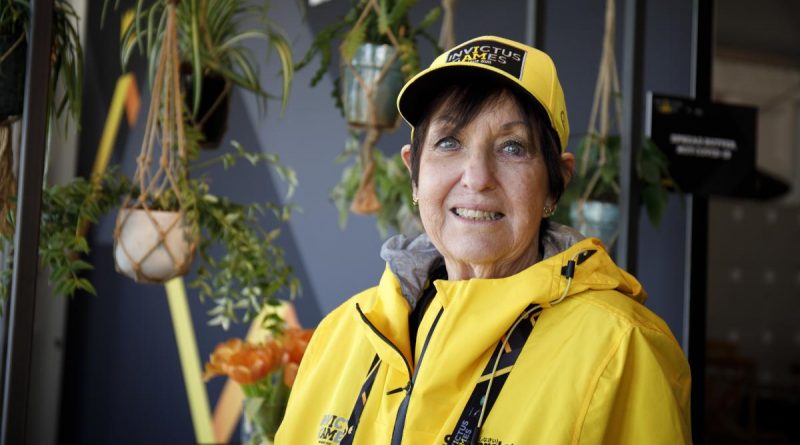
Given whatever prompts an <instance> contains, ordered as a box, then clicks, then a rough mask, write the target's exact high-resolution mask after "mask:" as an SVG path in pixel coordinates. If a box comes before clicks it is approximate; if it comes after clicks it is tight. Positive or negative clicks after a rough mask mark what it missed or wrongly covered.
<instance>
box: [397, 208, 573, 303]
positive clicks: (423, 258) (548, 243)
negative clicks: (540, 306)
mask: <svg viewBox="0 0 800 445" xmlns="http://www.w3.org/2000/svg"><path fill="white" fill-rule="evenodd" d="M583 238H584V236H583V235H581V233H580V232H578V231H577V230H575V229H573V228H571V227H567V226H564V225H561V224H558V223H554V222H552V221H548V222H547V224H546V227H545V231H544V233H542V234H541V235H540V239H541V242H542V245H543V246H544V258H549V257H551V256H553V255H555V254H557V253H559V252H562V251H564V250H566V249H568V248H569V247H570V246H572V245H573V244H575V243H577V242H578V241H581V240H582V239H583ZM381 258H383V260H384V261H386V263H387V264H388V265H389V269H390V270H391V271H392V273H394V275H395V276H396V277H397V279H398V280H399V281H400V289H401V290H402V292H403V296H404V297H405V298H406V299H407V300H408V303H409V304H410V305H411V308H412V309H413V308H414V306H416V303H417V300H418V299H419V296H420V295H421V294H422V291H423V290H424V289H425V285H426V282H427V281H428V276H430V272H431V270H433V269H434V268H436V267H439V266H440V265H442V264H444V258H442V255H441V254H440V253H439V251H438V250H436V247H434V246H433V243H431V240H430V238H428V235H427V234H425V233H423V234H422V235H419V236H417V237H416V238H407V237H406V236H405V235H395V236H393V237H391V238H389V239H388V240H386V242H385V243H383V246H382V247H381ZM544 258H542V259H544Z"/></svg>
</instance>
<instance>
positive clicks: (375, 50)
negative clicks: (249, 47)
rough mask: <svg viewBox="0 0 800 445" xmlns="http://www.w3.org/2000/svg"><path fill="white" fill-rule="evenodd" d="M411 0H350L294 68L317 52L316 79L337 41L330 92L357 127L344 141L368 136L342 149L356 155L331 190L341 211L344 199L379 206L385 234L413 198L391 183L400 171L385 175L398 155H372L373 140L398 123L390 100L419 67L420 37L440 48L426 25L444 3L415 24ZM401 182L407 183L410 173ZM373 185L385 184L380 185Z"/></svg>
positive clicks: (359, 206) (358, 209)
mask: <svg viewBox="0 0 800 445" xmlns="http://www.w3.org/2000/svg"><path fill="white" fill-rule="evenodd" d="M416 3H417V0H385V1H380V2H379V1H377V0H353V1H351V8H350V10H349V11H348V12H347V14H346V15H345V17H344V19H343V20H341V21H339V22H335V23H332V24H331V25H328V26H327V27H326V28H324V29H323V30H322V31H320V32H319V33H318V34H317V35H316V36H315V38H314V41H313V42H312V44H311V47H310V48H309V50H308V52H307V53H306V54H305V56H304V57H303V59H302V60H301V61H300V62H299V63H298V64H297V67H296V68H297V69H301V68H303V67H304V66H306V65H308V64H309V63H310V62H311V60H312V59H313V58H314V56H316V55H320V65H319V67H318V68H317V71H316V72H315V74H314V76H313V78H312V80H311V85H312V86H315V85H316V84H317V83H318V82H319V80H320V79H322V76H323V75H324V74H325V72H326V71H327V69H328V66H329V65H330V63H331V60H332V53H333V47H334V44H336V43H337V42H339V40H341V43H340V44H339V56H340V60H341V71H340V75H339V76H338V77H337V79H336V80H335V81H334V86H333V96H334V97H335V100H336V105H337V107H338V108H339V109H340V111H341V112H342V115H343V116H344V117H345V119H346V120H347V122H348V124H349V126H350V127H351V129H353V130H354V131H355V133H351V137H350V142H349V143H353V141H356V140H357V138H358V136H359V132H361V133H365V137H364V142H363V143H362V144H361V147H360V149H359V150H345V158H346V157H349V156H351V155H355V154H356V153H358V157H357V161H356V163H355V165H354V166H353V167H351V168H349V169H348V170H347V171H346V172H345V174H344V175H343V182H342V183H340V184H339V185H338V186H337V187H336V188H335V189H334V192H333V195H332V197H333V199H334V200H335V201H336V203H337V206H338V207H339V209H340V211H341V210H342V209H343V208H344V207H346V206H348V205H349V207H350V210H351V211H353V212H355V213H361V214H368V213H376V212H377V213H379V223H378V225H379V229H380V230H381V231H382V233H385V228H386V226H387V225H393V226H397V225H398V224H399V223H397V220H398V207H403V208H405V210H404V211H403V214H405V215H414V214H415V212H414V210H413V209H412V207H411V205H410V199H409V200H402V199H401V197H402V196H404V195H403V194H398V193H396V192H395V191H393V188H392V187H391V186H390V185H389V184H392V183H394V182H395V181H396V180H397V178H396V177H392V178H389V177H386V176H384V175H385V174H387V173H389V172H393V170H392V169H391V168H390V166H391V165H396V164H399V163H400V160H399V159H400V158H399V154H397V155H396V156H395V159H386V158H384V157H378V158H376V155H375V153H377V149H376V145H377V142H378V140H379V139H380V137H381V134H382V132H384V131H390V130H393V129H395V128H396V127H397V124H398V122H399V119H398V113H397V109H396V107H395V100H396V99H397V94H398V93H399V91H400V89H401V88H402V86H403V84H404V83H405V82H406V81H407V80H408V79H409V78H410V77H411V76H412V75H413V74H415V73H416V72H417V71H419V52H418V41H419V39H420V38H423V39H426V40H428V41H429V42H430V43H431V45H432V46H433V47H434V48H435V49H436V50H437V51H440V49H439V47H438V45H437V43H436V39H435V38H434V37H433V36H431V35H430V34H429V33H428V31H427V29H428V28H429V27H430V26H431V25H433V24H434V23H435V22H436V21H437V20H438V19H439V16H440V14H441V8H439V7H435V8H432V9H431V10H430V11H428V13H427V14H426V15H425V17H424V18H423V19H422V20H421V21H420V22H419V23H417V24H414V23H412V22H411V20H410V19H409V15H408V13H409V10H410V9H411V8H412V7H413V6H415V5H416ZM379 163H382V164H380V165H379ZM401 175H402V173H401ZM359 176H360V181H359V182H358V186H357V187H356V188H355V190H353V188H352V185H353V184H354V182H353V180H354V178H356V177H359ZM405 181H406V182H405V183H406V185H407V184H408V177H407V175H406V178H405ZM378 184H382V187H380V190H377V188H378V187H379V186H378ZM406 201H407V202H406ZM344 219H345V218H342V220H344Z"/></svg>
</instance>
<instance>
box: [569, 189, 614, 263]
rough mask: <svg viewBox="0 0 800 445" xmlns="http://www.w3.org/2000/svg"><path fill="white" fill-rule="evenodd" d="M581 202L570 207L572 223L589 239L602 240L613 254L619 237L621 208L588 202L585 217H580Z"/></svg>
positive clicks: (605, 203)
mask: <svg viewBox="0 0 800 445" xmlns="http://www.w3.org/2000/svg"><path fill="white" fill-rule="evenodd" d="M579 205H580V203H579V202H573V203H572V205H570V216H571V218H572V223H573V225H574V227H575V229H577V230H578V231H579V232H581V233H582V234H584V235H585V236H588V237H594V238H600V240H601V241H603V244H605V245H606V248H607V249H608V251H609V253H611V254H612V256H613V252H614V249H615V247H616V242H617V238H618V236H619V206H618V205H616V204H612V203H608V202H602V201H586V202H585V203H584V204H583V215H580V213H579V208H578V206H579Z"/></svg>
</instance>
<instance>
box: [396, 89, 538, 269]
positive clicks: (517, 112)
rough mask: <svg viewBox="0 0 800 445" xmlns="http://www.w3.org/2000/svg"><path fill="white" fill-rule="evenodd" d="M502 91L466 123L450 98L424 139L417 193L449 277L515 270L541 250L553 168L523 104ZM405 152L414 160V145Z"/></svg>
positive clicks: (422, 213)
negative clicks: (458, 122)
mask: <svg viewBox="0 0 800 445" xmlns="http://www.w3.org/2000/svg"><path fill="white" fill-rule="evenodd" d="M495 99H496V100H490V101H489V102H488V104H487V105H485V106H484V108H483V109H482V110H481V111H480V112H479V114H478V115H477V116H476V117H475V119H473V120H472V122H470V123H469V124H468V125H466V126H464V127H463V128H461V129H460V130H456V129H455V128H454V125H453V120H452V117H451V116H449V115H448V104H447V103H445V104H444V105H442V106H441V107H440V108H439V109H438V110H436V111H435V112H434V114H433V116H432V118H431V122H430V124H429V126H428V132H427V135H426V136H425V139H424V142H423V144H422V146H421V147H420V150H421V153H420V167H419V178H418V181H417V184H416V187H415V190H414V193H415V195H416V197H417V199H418V200H419V211H420V216H421V219H422V224H423V226H424V227H425V231H426V232H427V233H428V235H429V236H430V239H431V241H432V242H433V244H434V245H435V246H436V248H437V249H438V250H439V252H441V253H442V255H443V256H444V258H445V262H446V266H447V270H448V275H449V279H466V278H473V277H484V278H491V277H502V276H508V275H512V274H514V273H517V272H519V271H521V270H523V269H525V268H526V267H528V266H530V265H531V264H533V263H534V262H536V260H537V258H538V238H539V237H538V234H539V225H540V222H541V219H542V213H543V209H544V206H545V205H550V204H551V200H550V198H549V191H548V186H547V184H548V178H547V169H546V166H545V163H544V159H543V157H542V154H541V147H540V146H539V142H538V141H533V140H531V135H530V132H529V131H528V120H527V119H526V117H525V114H524V113H523V112H522V110H521V109H520V107H519V106H518V105H517V103H516V102H515V101H514V99H513V98H512V97H511V96H510V95H509V94H503V95H501V96H499V97H497V98H495ZM403 158H404V159H405V160H406V165H407V166H409V165H410V147H408V146H406V147H404V149H403Z"/></svg>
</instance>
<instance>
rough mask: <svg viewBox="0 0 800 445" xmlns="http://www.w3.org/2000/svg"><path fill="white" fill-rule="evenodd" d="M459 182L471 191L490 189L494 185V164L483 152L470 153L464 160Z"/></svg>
mask: <svg viewBox="0 0 800 445" xmlns="http://www.w3.org/2000/svg"><path fill="white" fill-rule="evenodd" d="M461 184H462V185H463V186H464V187H467V188H469V189H470V190H473V191H478V192H479V191H483V190H488V189H492V188H494V186H495V176H494V166H493V164H492V162H491V159H489V157H488V156H486V155H485V154H484V153H471V154H470V155H469V156H467V159H466V160H465V162H464V171H463V173H462V175H461Z"/></svg>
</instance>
